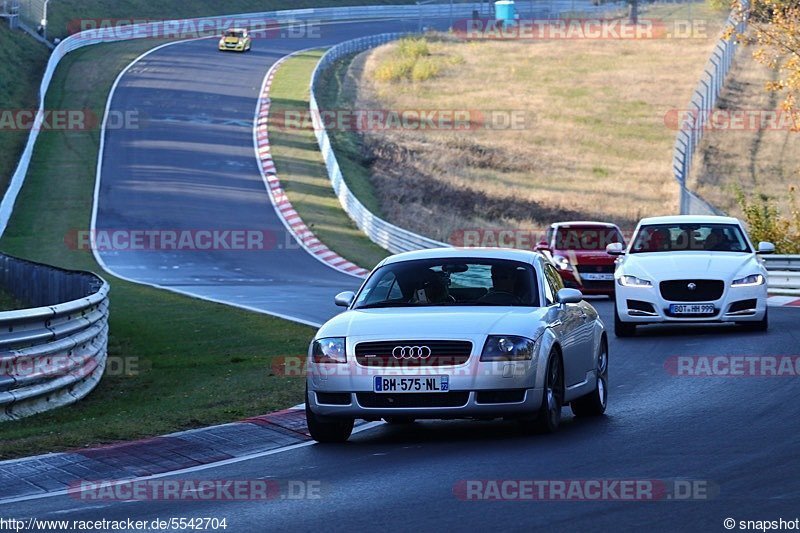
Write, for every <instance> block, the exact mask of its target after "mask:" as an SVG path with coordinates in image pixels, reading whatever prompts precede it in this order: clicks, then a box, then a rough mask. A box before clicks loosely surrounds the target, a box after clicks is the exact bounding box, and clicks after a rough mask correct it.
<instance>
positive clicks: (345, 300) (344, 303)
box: [333, 291, 356, 307]
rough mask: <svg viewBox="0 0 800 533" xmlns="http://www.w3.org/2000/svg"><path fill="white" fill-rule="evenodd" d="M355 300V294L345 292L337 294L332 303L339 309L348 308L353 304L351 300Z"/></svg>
mask: <svg viewBox="0 0 800 533" xmlns="http://www.w3.org/2000/svg"><path fill="white" fill-rule="evenodd" d="M355 299H356V293H354V292H353V291H345V292H340V293H339V294H337V295H336V297H335V298H334V299H333V302H334V303H335V304H336V305H338V306H339V307H350V306H351V305H352V304H353V300H355Z"/></svg>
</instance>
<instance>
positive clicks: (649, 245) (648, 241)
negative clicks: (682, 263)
mask: <svg viewBox="0 0 800 533" xmlns="http://www.w3.org/2000/svg"><path fill="white" fill-rule="evenodd" d="M676 251H687V252H690V251H707V252H750V251H751V250H750V245H749V244H748V243H747V240H746V239H745V237H744V234H743V233H742V230H741V228H740V227H739V226H737V225H736V224H655V225H650V226H642V227H641V228H640V229H639V232H638V233H637V235H636V238H635V239H634V242H633V246H632V247H631V253H645V252H676Z"/></svg>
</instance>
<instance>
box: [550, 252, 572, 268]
mask: <svg viewBox="0 0 800 533" xmlns="http://www.w3.org/2000/svg"><path fill="white" fill-rule="evenodd" d="M553 262H554V263H555V264H556V267H557V268H558V269H559V270H567V271H571V270H572V263H570V262H569V259H567V258H566V257H564V256H562V255H554V256H553Z"/></svg>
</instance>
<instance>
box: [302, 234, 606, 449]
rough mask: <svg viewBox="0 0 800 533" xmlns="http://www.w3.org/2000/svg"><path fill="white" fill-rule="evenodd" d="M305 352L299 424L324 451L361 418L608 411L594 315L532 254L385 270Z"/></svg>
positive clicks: (414, 255) (543, 421)
mask: <svg viewBox="0 0 800 533" xmlns="http://www.w3.org/2000/svg"><path fill="white" fill-rule="evenodd" d="M336 303H337V305H340V306H343V307H346V308H347V311H345V312H344V313H342V314H340V315H338V316H336V317H334V318H333V319H331V320H329V321H328V322H327V323H326V324H325V325H323V326H322V327H321V328H320V329H319V331H318V332H317V335H316V336H315V338H314V340H313V342H312V343H311V346H310V347H309V353H308V358H309V359H308V378H307V386H308V388H307V392H306V416H307V418H308V428H309V430H310V433H311V436H312V437H313V438H314V439H315V440H317V441H319V442H342V441H345V440H347V439H348V438H349V437H350V434H351V432H352V429H353V422H354V420H355V419H356V418H361V419H365V420H379V419H381V418H383V419H384V420H386V421H387V422H389V423H409V422H413V421H414V420H415V419H419V418H436V419H446V418H477V419H492V418H498V417H504V418H515V419H519V420H520V421H521V422H522V423H524V424H525V425H526V426H527V427H530V428H532V429H537V430H539V431H541V432H545V433H548V432H553V431H555V430H556V429H558V425H559V422H560V419H561V409H562V407H563V406H565V405H568V404H569V405H570V406H571V408H572V411H573V413H575V415H577V416H597V415H601V414H603V413H604V412H605V409H606V401H607V395H608V341H607V337H606V331H605V327H604V326H603V322H602V321H601V320H600V317H599V316H598V314H597V312H596V311H595V309H594V308H593V307H592V306H591V305H589V304H588V303H586V302H585V301H583V297H582V295H581V293H580V292H579V291H577V290H575V289H565V288H564V287H563V285H562V282H561V277H560V276H559V274H558V272H557V271H556V269H555V268H554V267H553V266H552V264H550V263H549V262H548V261H547V260H546V259H544V258H543V257H542V256H540V255H539V254H537V253H534V252H528V251H522V250H509V249H498V248H491V249H478V248H468V249H457V248H441V249H434V250H425V251H419V252H408V253H403V254H399V255H395V256H392V257H389V258H386V259H384V260H383V261H382V262H381V263H380V264H379V265H378V266H377V267H376V268H375V270H373V271H372V273H371V274H370V276H369V277H368V278H367V280H366V281H365V282H364V284H363V285H362V287H361V289H360V290H359V291H358V293H357V294H356V293H353V292H343V293H341V294H339V295H337V296H336Z"/></svg>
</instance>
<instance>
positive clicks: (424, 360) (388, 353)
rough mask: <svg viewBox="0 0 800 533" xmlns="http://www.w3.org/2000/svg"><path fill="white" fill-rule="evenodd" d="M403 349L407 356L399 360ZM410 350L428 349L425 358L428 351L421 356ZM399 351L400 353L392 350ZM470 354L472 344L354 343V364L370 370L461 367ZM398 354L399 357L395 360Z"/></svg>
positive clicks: (421, 342)
mask: <svg viewBox="0 0 800 533" xmlns="http://www.w3.org/2000/svg"><path fill="white" fill-rule="evenodd" d="M403 347H406V348H407V350H406V356H408V355H413V357H405V358H403V357H402V353H401V350H402V348H403ZM412 347H418V348H423V347H427V348H429V349H430V355H429V356H428V357H422V356H424V355H426V354H427V350H423V351H422V353H419V352H413V353H412V351H411V350H410V349H409V348H412ZM396 348H399V350H395V349H396ZM471 352H472V343H471V342H469V341H424V340H420V341H380V342H360V343H358V344H356V361H358V364H360V365H363V366H372V367H382V368H386V367H390V368H391V367H395V368H407V367H427V366H454V365H463V364H464V363H466V362H467V361H468V360H469V355H470V353H471ZM393 353H394V354H397V355H398V356H399V357H395V355H393Z"/></svg>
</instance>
